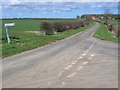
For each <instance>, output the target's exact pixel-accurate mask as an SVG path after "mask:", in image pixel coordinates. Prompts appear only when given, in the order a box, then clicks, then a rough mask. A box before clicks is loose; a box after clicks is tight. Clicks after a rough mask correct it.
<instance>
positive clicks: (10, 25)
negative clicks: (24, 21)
mask: <svg viewBox="0 0 120 90" xmlns="http://www.w3.org/2000/svg"><path fill="white" fill-rule="evenodd" d="M12 26H15V23H5V28H6V35H7V40H8V44H10V42H11V41H10V37H9V33H8V28H10V27H12Z"/></svg>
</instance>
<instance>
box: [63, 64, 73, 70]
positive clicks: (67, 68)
mask: <svg viewBox="0 0 120 90" xmlns="http://www.w3.org/2000/svg"><path fill="white" fill-rule="evenodd" d="M71 67H72V65H69V66H67V67H65V68H64V69H69V68H71Z"/></svg>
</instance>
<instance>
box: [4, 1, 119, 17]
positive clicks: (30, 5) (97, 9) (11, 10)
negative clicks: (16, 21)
mask: <svg viewBox="0 0 120 90" xmlns="http://www.w3.org/2000/svg"><path fill="white" fill-rule="evenodd" d="M105 9H110V11H111V13H113V14H118V3H117V2H73V1H72V2H19V3H8V2H3V3H2V18H17V17H18V18H75V17H76V16H77V15H83V14H103V13H104V10H105Z"/></svg>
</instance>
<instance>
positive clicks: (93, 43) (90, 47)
mask: <svg viewBox="0 0 120 90" xmlns="http://www.w3.org/2000/svg"><path fill="white" fill-rule="evenodd" d="M94 44H95V41H94V42H93V44H92V45H91V46H90V48H89V49H87V50H86V51H85V53H87V52H88V51H89V50H90V49H91V48H92V47H93V46H94Z"/></svg>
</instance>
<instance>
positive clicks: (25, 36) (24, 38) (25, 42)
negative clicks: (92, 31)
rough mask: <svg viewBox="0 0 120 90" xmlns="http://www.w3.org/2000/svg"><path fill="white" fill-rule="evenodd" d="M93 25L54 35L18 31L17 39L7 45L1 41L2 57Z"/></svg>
mask: <svg viewBox="0 0 120 90" xmlns="http://www.w3.org/2000/svg"><path fill="white" fill-rule="evenodd" d="M94 25H95V23H93V24H91V25H87V26H85V27H81V28H78V29H75V30H68V31H64V32H59V33H57V34H56V35H37V34H34V33H23V32H19V33H18V36H19V35H20V36H19V38H20V39H19V40H16V39H13V40H12V42H11V44H10V45H8V44H7V42H5V43H3V47H2V57H6V56H11V55H14V54H17V53H20V52H22V51H26V50H31V49H33V48H37V47H41V46H44V45H47V44H49V43H51V42H55V41H57V40H61V39H64V38H67V37H69V36H71V35H74V34H76V33H78V32H81V31H83V30H86V29H88V28H90V27H92V26H94ZM16 35H17V33H16Z"/></svg>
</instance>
